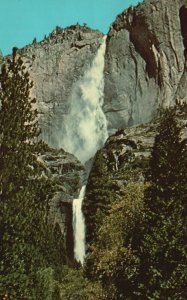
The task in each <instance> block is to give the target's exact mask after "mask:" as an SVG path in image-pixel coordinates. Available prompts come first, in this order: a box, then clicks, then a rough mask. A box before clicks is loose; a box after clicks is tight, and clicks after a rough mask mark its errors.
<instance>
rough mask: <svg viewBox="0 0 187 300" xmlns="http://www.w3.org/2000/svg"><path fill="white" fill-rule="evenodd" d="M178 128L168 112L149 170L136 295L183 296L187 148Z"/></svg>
mask: <svg viewBox="0 0 187 300" xmlns="http://www.w3.org/2000/svg"><path fill="white" fill-rule="evenodd" d="M181 130H182V126H181V125H180V124H179V122H178V121H177V118H176V112H175V109H174V108H172V109H168V110H166V112H165V114H164V116H163V118H162V119H161V122H160V125H159V126H158V134H157V135H156V137H155V143H154V146H153V150H152V154H151V159H150V170H149V174H147V180H149V182H150V187H149V188H148V189H147V190H146V192H145V228H144V235H143V241H142V244H141V246H140V253H141V258H140V260H141V271H140V278H139V287H140V290H141V292H140V293H138V297H137V299H172V300H173V299H186V291H185V285H186V282H187V269H186V263H187V252H186V229H187V226H186V225H187V223H186V202H187V193H186V189H187V146H186V141H185V140H183V141H181ZM140 295H141V296H140Z"/></svg>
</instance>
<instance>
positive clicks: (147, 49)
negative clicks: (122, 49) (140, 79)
mask: <svg viewBox="0 0 187 300" xmlns="http://www.w3.org/2000/svg"><path fill="white" fill-rule="evenodd" d="M127 27H128V30H129V33H130V40H131V42H132V43H133V45H134V47H135V49H136V51H137V52H138V53H139V54H140V55H141V57H142V58H143V59H144V61H145V62H146V72H147V73H148V75H149V77H150V78H152V77H154V78H156V77H157V73H158V69H157V62H156V59H155V55H154V52H153V50H152V45H154V46H155V48H156V49H157V50H158V48H159V43H158V40H157V38H156V36H155V35H154V33H153V32H152V31H150V29H149V27H148V24H147V22H146V18H145V16H144V15H143V13H142V14H141V13H138V14H136V11H134V12H133V19H132V23H131V24H129V26H127Z"/></svg>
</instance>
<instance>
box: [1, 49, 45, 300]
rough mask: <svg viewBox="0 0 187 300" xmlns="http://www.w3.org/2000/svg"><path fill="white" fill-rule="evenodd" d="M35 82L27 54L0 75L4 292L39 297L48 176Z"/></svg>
mask: <svg viewBox="0 0 187 300" xmlns="http://www.w3.org/2000/svg"><path fill="white" fill-rule="evenodd" d="M32 86H33V84H32V82H31V81H30V79H29V73H28V71H26V67H25V66H24V64H23V61H22V60H21V58H20V57H19V56H18V55H17V53H16V49H14V50H13V56H12V60H11V59H9V60H8V61H7V63H6V64H4V65H3V66H2V71H1V74H0V99H1V107H0V236H1V246H0V256H1V264H0V275H1V276H0V296H2V297H3V296H4V295H5V294H7V295H8V299H17V300H19V299H39V298H38V296H37V292H38V291H37V284H38V285H39V279H38V276H37V272H38V271H39V270H42V268H45V267H46V259H45V254H46V249H45V248H46V243H47V242H46V241H45V238H46V237H45V234H46V232H47V230H48V228H47V227H46V221H45V190H44V184H45V182H44V180H43V179H42V178H41V172H40V170H39V166H38V164H37V159H36V155H37V153H38V151H39V148H40V146H41V145H40V143H38V142H37V139H38V136H39V133H40V131H39V127H38V122H37V119H36V117H37V111H36V109H34V108H33V106H34V105H35V102H36V100H35V99H32V98H31V97H30V90H31V88H32Z"/></svg>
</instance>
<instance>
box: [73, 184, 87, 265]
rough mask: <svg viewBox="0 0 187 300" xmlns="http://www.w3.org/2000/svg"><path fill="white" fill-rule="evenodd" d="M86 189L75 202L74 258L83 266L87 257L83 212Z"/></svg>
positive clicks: (82, 190) (83, 189)
mask: <svg viewBox="0 0 187 300" xmlns="http://www.w3.org/2000/svg"><path fill="white" fill-rule="evenodd" d="M85 188H86V186H85V185H84V186H83V187H82V188H81V190H80V194H79V197H78V199H74V200H73V230H74V256H75V259H76V260H77V261H79V262H80V263H81V264H83V262H84V257H85V222H84V215H83V212H82V201H83V199H84V194H85Z"/></svg>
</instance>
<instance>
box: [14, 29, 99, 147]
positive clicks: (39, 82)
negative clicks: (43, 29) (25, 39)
mask: <svg viewBox="0 0 187 300" xmlns="http://www.w3.org/2000/svg"><path fill="white" fill-rule="evenodd" d="M102 37H103V34H102V33H100V32H99V31H97V30H91V29H89V28H88V27H86V26H80V25H78V24H77V25H75V26H70V27H68V28H66V29H63V28H60V27H56V29H55V30H54V31H53V32H52V33H51V34H50V35H49V36H48V37H45V39H44V40H43V41H41V42H39V43H37V42H36V40H35V39H34V40H33V43H32V44H31V45H28V46H26V47H24V48H22V49H19V50H18V53H19V54H20V55H21V57H22V59H23V60H24V62H25V64H26V66H27V67H28V69H29V73H30V77H31V79H32V80H33V83H34V88H33V90H32V96H33V97H35V98H36V99H37V105H38V110H39V117H40V125H41V128H42V135H43V138H44V140H45V142H47V143H48V144H49V145H51V146H53V147H58V146H59V141H58V139H59V137H58V132H59V131H60V130H61V129H62V128H63V120H64V116H65V115H68V112H69V109H70V96H71V91H72V89H73V86H74V84H75V83H76V82H77V81H78V80H79V79H80V78H82V76H83V74H84V72H85V71H86V70H87V69H89V67H90V65H91V62H92V60H93V59H94V57H95V54H96V52H97V50H98V47H99V45H100V43H101V40H102Z"/></svg>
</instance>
